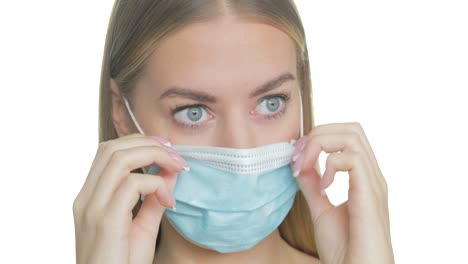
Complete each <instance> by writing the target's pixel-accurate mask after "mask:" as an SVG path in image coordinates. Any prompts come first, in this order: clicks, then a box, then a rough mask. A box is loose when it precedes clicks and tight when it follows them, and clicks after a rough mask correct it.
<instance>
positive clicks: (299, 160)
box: [293, 152, 304, 177]
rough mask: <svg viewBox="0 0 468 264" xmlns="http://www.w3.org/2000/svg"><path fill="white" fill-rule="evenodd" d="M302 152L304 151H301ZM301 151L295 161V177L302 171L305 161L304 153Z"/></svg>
mask: <svg viewBox="0 0 468 264" xmlns="http://www.w3.org/2000/svg"><path fill="white" fill-rule="evenodd" d="M301 153H302V152H301ZM301 153H299V155H298V157H297V159H296V161H295V162H294V164H293V176H294V177H297V176H299V173H300V172H301V168H302V162H303V159H304V158H303V157H304V156H303V155H301Z"/></svg>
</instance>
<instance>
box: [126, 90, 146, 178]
mask: <svg viewBox="0 0 468 264" xmlns="http://www.w3.org/2000/svg"><path fill="white" fill-rule="evenodd" d="M122 98H123V100H124V103H125V107H127V110H128V113H129V114H130V118H132V120H133V124H135V126H136V128H137V129H138V131H139V132H140V133H141V134H143V135H144V134H145V133H144V132H143V129H141V127H140V125H139V124H138V121H137V120H136V118H135V115H133V112H132V109H131V108H130V105H129V103H128V101H127V98H125V96H122ZM141 169H142V170H143V173H145V174H148V172H147V171H146V170H145V168H141Z"/></svg>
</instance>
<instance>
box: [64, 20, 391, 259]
mask: <svg viewBox="0 0 468 264" xmlns="http://www.w3.org/2000/svg"><path fill="white" fill-rule="evenodd" d="M295 56H296V54H295V49H294V45H293V41H292V40H291V39H290V38H289V36H288V35H286V34H285V33H284V32H282V31H280V30H278V29H276V28H274V27H272V26H269V25H266V24H261V23H253V22H249V23H246V22H239V21H236V20H233V19H230V18H228V17H225V18H223V19H222V20H220V21H211V22H204V23H196V24H191V25H189V26H187V27H185V28H184V29H182V30H181V31H178V32H176V33H175V34H172V35H171V36H169V37H167V38H166V39H165V40H164V41H163V42H162V44H161V46H160V47H159V48H158V49H157V50H156V51H155V52H154V53H153V54H152V56H151V57H150V60H149V62H148V64H147V67H146V68H145V73H144V75H143V77H142V78H141V80H140V81H139V83H138V84H137V87H136V89H135V93H134V97H133V99H132V105H133V112H134V114H135V117H136V119H137V120H138V123H139V124H140V126H141V127H142V129H143V131H144V132H145V135H141V134H138V133H136V131H137V129H136V127H135V126H134V125H133V123H132V120H131V119H130V116H129V114H128V112H127V110H126V108H125V106H124V105H123V102H122V97H121V94H120V92H119V89H118V87H117V85H116V84H115V82H114V81H113V80H112V79H111V96H112V109H111V110H112V120H113V123H114V126H115V129H116V131H117V133H118V136H119V138H118V139H114V140H110V141H107V142H103V143H101V144H100V146H99V148H98V151H97V153H96V158H95V160H94V162H93V164H92V166H91V169H90V173H89V175H88V177H87V179H86V182H85V184H84V186H83V188H82V190H81V191H80V193H79V194H78V196H77V198H76V199H75V202H74V204H73V212H74V218H75V230H76V241H77V243H76V247H77V263H157V264H162V263H318V261H317V260H316V259H314V258H313V257H310V256H308V255H306V254H304V253H302V252H300V251H298V250H296V249H294V248H292V247H290V246H289V245H288V244H287V243H286V242H285V241H284V240H283V239H282V238H281V237H280V235H279V232H278V230H275V231H274V232H273V233H272V234H270V235H269V236H268V237H266V238H265V239H264V240H262V241H261V242H260V243H258V244H257V245H256V246H254V247H253V248H251V249H249V250H246V251H242V252H236V253H229V254H220V253H217V252H215V251H211V250H209V249H205V248H203V247H200V246H198V245H196V244H194V243H192V242H191V241H189V240H188V239H186V238H185V237H184V236H183V235H181V234H179V233H178V231H177V230H176V229H174V228H173V227H172V225H171V224H170V223H169V221H168V220H167V219H166V218H165V217H164V214H163V213H164V210H165V209H166V208H170V207H173V206H174V205H175V201H174V199H173V196H172V191H173V189H174V185H175V182H176V180H177V174H178V172H179V171H180V170H181V169H182V168H183V166H185V165H187V164H186V163H185V161H184V160H183V159H182V157H180V155H178V154H177V152H175V151H174V150H173V149H172V148H171V147H169V146H165V144H167V141H169V142H171V143H172V144H177V145H208V146H222V147H231V148H251V147H257V146H260V145H265V144H271V143H276V142H280V141H289V140H291V139H297V138H298V135H299V129H300V120H299V118H300V112H299V107H300V101H299V100H300V97H299V87H298V82H297V72H296V64H295V62H296V57H295ZM284 73H290V74H291V75H292V76H293V77H295V79H294V78H293V79H288V80H285V81H284V82H283V83H282V84H281V85H279V86H278V87H276V88H274V89H273V90H269V91H266V92H264V93H261V94H258V95H256V96H254V97H250V96H249V95H251V93H252V92H253V91H255V90H256V89H257V88H258V87H260V86H262V85H263V84H265V83H267V82H269V81H271V80H273V79H275V78H277V77H278V76H280V75H282V74H284ZM174 86H178V87H183V88H186V89H190V90H196V91H201V92H204V93H205V94H209V95H210V96H211V97H213V98H216V102H205V101H203V102H202V101H199V100H198V99H197V100H195V99H194V98H187V97H184V96H181V95H180V94H179V95H171V96H167V97H165V98H164V99H160V97H161V95H163V94H164V93H165V92H166V91H167V90H168V89H169V88H170V87H174ZM278 94H288V95H289V100H287V101H282V100H279V99H280V98H279V97H277V96H278ZM266 96H273V97H274V96H276V98H277V99H278V100H279V101H281V102H282V103H281V107H280V109H279V110H277V111H276V112H271V111H269V110H268V109H267V108H265V103H266V102H267V101H268V100H267V99H266V98H265V97H266ZM193 104H202V105H204V106H205V107H206V109H205V110H206V112H204V111H202V112H203V113H204V115H203V116H202V118H201V119H200V120H198V121H196V123H195V124H196V125H198V126H197V127H195V128H193V127H187V126H182V125H181V122H185V123H186V124H190V120H189V119H188V118H187V116H186V114H187V112H185V111H184V110H181V111H182V114H180V113H181V112H178V113H176V114H175V115H172V113H171V111H170V109H173V108H175V107H179V106H186V105H193ZM262 105H263V107H262ZM283 109H285V111H284V113H283V114H282V115H277V116H276V118H271V116H272V115H274V114H277V113H278V112H280V111H281V110H283ZM199 110H200V109H199ZM268 117H270V118H268ZM192 125H193V124H192ZM150 136H157V137H150ZM305 139H309V140H305ZM298 143H299V144H297V143H296V153H295V154H296V155H295V158H296V162H295V163H294V164H293V169H294V170H295V171H298V173H299V176H298V183H299V184H300V188H301V190H302V191H303V193H304V194H305V196H306V199H307V201H308V204H309V207H310V210H311V214H312V219H314V223H315V228H316V229H317V230H318V232H317V235H316V238H315V239H316V241H317V243H318V250H319V253H320V255H321V258H322V262H323V263H343V262H347V263H358V262H357V260H360V261H359V263H391V262H392V261H393V254H392V250H391V243H390V233H389V226H388V206H387V199H386V196H387V190H386V183H385V181H384V179H383V176H382V174H381V173H380V170H379V169H378V166H377V163H376V161H375V157H374V156H373V153H372V152H371V150H370V147H369V143H368V142H367V140H366V139H365V135H364V132H363V130H362V128H361V127H360V126H358V125H356V124H355V123H352V124H327V125H322V126H317V127H316V128H314V129H313V130H312V131H310V132H309V133H308V134H307V135H306V136H304V137H303V139H301V140H300V141H298ZM338 150H341V151H343V152H342V153H340V154H332V155H330V156H329V158H328V159H327V175H325V178H324V183H322V185H323V186H326V185H329V184H331V182H332V181H333V175H334V173H335V171H339V170H343V171H348V170H349V171H350V193H349V197H350V198H349V202H348V203H347V205H346V206H344V205H341V206H339V207H333V206H332V205H331V204H329V202H328V199H327V198H326V196H321V195H320V186H321V180H320V176H319V175H318V174H317V173H314V169H313V164H315V161H316V160H317V158H318V154H319V153H320V151H326V152H335V151H338ZM351 153H353V154H351ZM153 162H155V163H157V164H158V165H159V166H160V167H161V171H160V172H159V173H158V175H148V174H138V173H130V171H132V170H134V169H137V168H142V167H143V168H146V169H147V168H148V166H149V165H150V164H151V163H153ZM140 193H141V194H145V196H146V198H145V201H144V203H143V205H142V207H141V209H140V212H139V214H138V215H137V217H136V218H135V219H134V220H132V213H131V211H132V208H133V206H134V205H135V203H136V202H137V201H138V199H139V194H140ZM159 226H161V230H162V231H161V236H162V237H161V242H160V245H158V251H157V252H154V246H155V240H156V237H157V235H158V227H159ZM348 242H350V243H349V244H348ZM351 242H352V243H351ZM377 260H378V261H377ZM382 260H384V261H382Z"/></svg>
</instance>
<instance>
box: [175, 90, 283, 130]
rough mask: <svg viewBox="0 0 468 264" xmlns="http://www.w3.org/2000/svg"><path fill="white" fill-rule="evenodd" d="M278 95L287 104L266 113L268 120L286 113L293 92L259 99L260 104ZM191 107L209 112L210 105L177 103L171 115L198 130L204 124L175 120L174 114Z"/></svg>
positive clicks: (184, 126)
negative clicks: (273, 111) (270, 112)
mask: <svg viewBox="0 0 468 264" xmlns="http://www.w3.org/2000/svg"><path fill="white" fill-rule="evenodd" d="M276 97H278V98H280V99H281V100H282V101H283V104H285V105H284V106H283V109H281V110H280V111H278V112H276V113H274V114H271V115H264V117H265V118H266V119H268V120H272V119H278V118H280V117H281V116H283V115H284V113H285V112H286V109H287V106H288V105H287V104H288V102H289V100H290V99H291V93H278V94H272V95H268V96H265V97H262V98H260V99H259V100H258V101H257V105H258V104H259V103H261V102H263V101H264V100H268V99H271V98H276ZM191 107H202V108H203V109H204V110H205V111H207V112H208V110H207V109H209V107H207V106H206V105H203V104H191V105H182V106H177V105H176V106H175V107H173V108H171V109H170V113H171V117H172V119H173V120H174V122H175V123H176V124H177V125H178V126H181V127H183V128H188V129H191V130H198V129H200V128H202V127H203V125H200V124H184V123H181V122H179V121H177V120H175V118H174V115H175V114H176V113H178V112H179V111H182V110H185V109H187V108H191Z"/></svg>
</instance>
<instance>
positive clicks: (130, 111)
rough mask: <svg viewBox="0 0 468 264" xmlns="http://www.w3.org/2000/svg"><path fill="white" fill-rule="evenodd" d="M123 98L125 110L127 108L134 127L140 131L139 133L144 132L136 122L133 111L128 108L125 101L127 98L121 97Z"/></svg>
mask: <svg viewBox="0 0 468 264" xmlns="http://www.w3.org/2000/svg"><path fill="white" fill-rule="evenodd" d="M122 98H123V100H124V103H125V106H126V107H127V110H128V113H129V114H130V117H131V118H132V120H133V124H135V126H136V128H137V129H138V131H139V132H140V133H141V134H143V135H144V134H145V133H144V132H143V129H141V127H140V125H139V124H138V122H137V120H136V118H135V116H134V115H133V112H132V109H130V105H129V104H128V101H127V98H125V96H123V97H122Z"/></svg>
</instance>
